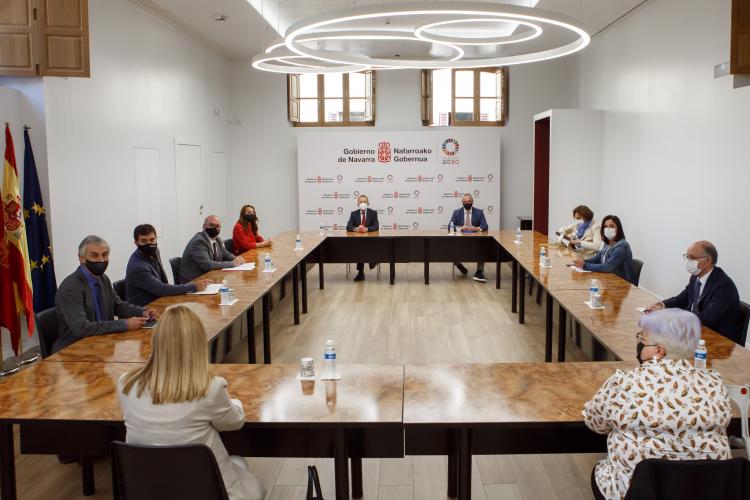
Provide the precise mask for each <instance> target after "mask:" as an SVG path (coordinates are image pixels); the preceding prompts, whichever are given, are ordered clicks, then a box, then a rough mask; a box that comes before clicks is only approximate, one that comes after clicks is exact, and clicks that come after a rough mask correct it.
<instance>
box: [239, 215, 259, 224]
mask: <svg viewBox="0 0 750 500" xmlns="http://www.w3.org/2000/svg"><path fill="white" fill-rule="evenodd" d="M242 218H243V219H245V222H255V221H257V220H258V217H257V216H256V215H255V214H245V215H243V216H242Z"/></svg>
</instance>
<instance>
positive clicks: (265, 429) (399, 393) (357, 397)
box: [0, 231, 750, 500]
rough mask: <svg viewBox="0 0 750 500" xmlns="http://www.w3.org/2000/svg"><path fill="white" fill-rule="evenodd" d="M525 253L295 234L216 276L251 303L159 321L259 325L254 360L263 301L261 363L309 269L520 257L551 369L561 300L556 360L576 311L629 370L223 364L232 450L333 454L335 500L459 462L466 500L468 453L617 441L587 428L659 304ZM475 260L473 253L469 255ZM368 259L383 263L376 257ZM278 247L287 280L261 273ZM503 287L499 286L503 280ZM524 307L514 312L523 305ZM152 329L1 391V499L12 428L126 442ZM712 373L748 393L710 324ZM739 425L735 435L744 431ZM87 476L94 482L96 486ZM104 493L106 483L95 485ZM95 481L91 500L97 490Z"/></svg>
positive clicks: (742, 356) (435, 236) (482, 242)
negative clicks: (122, 400) (287, 293)
mask: <svg viewBox="0 0 750 500" xmlns="http://www.w3.org/2000/svg"><path fill="white" fill-rule="evenodd" d="M522 234H523V236H522V240H521V243H515V242H514V239H515V233H514V232H513V231H495V232H489V233H487V232H486V233H482V234H471V235H461V236H453V235H448V234H447V233H444V232H439V231H398V232H396V231H394V232H388V233H384V234H378V233H343V232H342V233H337V232H334V233H333V234H326V235H320V234H316V233H312V232H308V233H301V237H302V243H303V247H304V249H303V250H299V251H296V250H294V239H295V235H296V233H291V232H289V233H282V234H281V235H279V236H277V237H276V238H274V245H273V247H271V248H269V249H265V248H264V249H257V250H252V251H250V252H247V253H246V254H244V256H245V257H246V260H250V261H254V262H256V265H257V268H256V269H255V270H253V271H236V272H231V271H213V272H211V273H208V274H206V275H204V276H203V277H208V278H209V279H212V280H213V281H215V282H219V281H221V280H222V279H226V280H227V281H228V283H229V286H230V287H231V288H233V289H234V290H235V296H236V297H237V299H238V301H237V303H236V304H234V305H233V306H228V307H227V306H219V305H218V297H216V296H209V297H206V296H183V297H171V298H163V299H159V300H157V301H155V302H154V303H153V304H152V306H153V307H155V308H157V310H159V311H163V310H164V308H166V307H168V306H169V305H172V304H177V303H179V304H186V305H187V306H188V307H190V308H191V309H193V310H195V311H196V312H197V313H198V315H199V316H200V318H201V320H202V321H203V324H204V326H205V327H206V335H207V341H212V340H213V339H215V338H216V337H217V336H218V335H220V334H221V332H222V331H224V330H226V329H227V328H228V327H229V326H230V325H231V324H232V323H233V322H234V321H236V320H238V319H239V318H240V317H241V315H242V314H245V315H247V317H248V330H249V332H250V333H249V335H248V350H249V353H248V354H249V358H250V362H251V363H254V362H255V356H254V349H255V338H254V333H252V332H253V325H254V318H253V317H252V314H253V304H254V303H255V302H256V301H257V300H261V301H262V303H263V339H264V343H263V346H264V361H265V362H266V363H270V360H271V356H270V354H271V353H270V351H271V349H270V345H271V344H270V341H271V336H270V294H271V289H272V288H273V287H274V286H275V285H277V284H278V283H279V282H281V281H282V280H283V279H285V277H286V276H288V275H290V274H291V275H292V281H293V294H292V295H293V300H294V307H293V309H294V322H295V324H297V323H298V322H299V306H298V300H299V290H298V287H299V282H301V283H302V304H303V307H302V312H303V313H304V312H306V311H307V299H306V274H307V266H308V264H316V263H317V264H318V265H319V266H320V286H321V288H322V287H323V285H324V281H323V265H324V264H325V263H329V262H357V261H361V262H371V261H378V262H380V261H383V262H388V263H389V264H390V266H391V283H392V284H393V283H394V281H395V277H394V275H395V264H396V263H397V262H420V261H422V262H424V266H425V280H424V281H425V284H429V264H430V262H454V261H470V260H487V261H492V260H493V259H494V260H495V261H496V262H497V263H498V266H499V265H500V264H501V262H505V261H510V262H511V266H512V269H513V283H512V290H513V291H512V298H511V302H512V304H511V305H512V308H513V309H514V312H515V309H516V307H515V306H518V308H517V310H518V312H519V321H521V322H523V311H524V295H525V290H524V283H525V275H528V276H530V277H531V278H532V279H534V280H536V281H537V282H538V283H539V284H540V286H541V287H542V288H543V289H544V290H545V292H546V295H547V307H546V315H547V319H546V331H545V335H546V336H545V344H546V348H545V360H546V361H551V354H552V318H551V316H552V303H553V301H557V302H558V304H559V309H560V311H561V312H560V324H561V325H563V327H562V328H561V329H560V332H559V338H558V341H559V344H558V346H559V347H558V361H564V359H565V358H564V351H565V330H564V324H565V323H566V321H565V319H566V315H567V314H570V315H571V317H572V318H573V319H574V320H575V321H576V322H578V323H579V324H580V325H581V326H583V327H585V328H586V329H587V330H589V331H590V332H591V333H592V335H593V337H594V338H596V340H597V341H598V342H599V343H600V344H601V345H602V347H603V348H605V349H607V350H608V351H610V352H611V353H612V354H613V355H614V356H615V357H616V358H619V359H621V360H625V361H612V362H596V363H592V362H583V363H561V362H558V363H551V362H546V363H501V364H461V365H406V366H402V365H344V366H343V367H342V370H341V371H342V372H343V374H344V376H343V379H342V380H341V381H339V382H323V381H317V382H301V381H299V380H296V379H295V375H296V372H297V367H296V365H283V364H274V365H269V364H265V365H257V364H249V365H214V371H215V373H216V374H217V375H221V376H224V377H225V378H226V379H227V380H228V382H229V390H230V394H231V395H232V396H233V397H237V398H239V399H241V400H242V401H243V404H244V407H245V414H246V423H245V426H244V427H243V429H242V430H241V431H237V432H235V433H223V434H222V438H223V440H224V442H225V443H226V445H227V448H228V449H229V451H230V453H233V454H238V455H243V456H277V457H333V458H334V460H335V464H336V465H335V473H336V479H335V481H336V498H337V499H346V498H349V491H348V489H349V488H348V486H347V485H348V484H349V482H348V481H349V479H348V477H349V470H348V469H347V466H346V459H347V458H349V459H351V477H352V491H351V493H352V495H353V496H354V497H359V496H361V495H362V491H361V488H362V484H361V474H362V472H361V458H363V457H379V458H389V457H401V456H403V455H404V453H406V454H410V455H418V454H440V455H448V457H449V461H448V462H449V476H448V493H449V495H451V496H458V498H460V499H463V500H468V499H469V498H470V494H471V481H470V478H471V456H472V455H473V454H503V453H576V452H586V451H604V450H605V449H606V439H605V437H603V436H599V435H596V434H594V433H592V432H590V431H588V430H587V429H586V428H585V425H584V423H583V417H582V415H581V409H582V407H583V404H584V402H585V401H587V400H588V399H589V398H590V397H591V396H592V395H593V394H594V392H595V391H596V389H597V388H598V387H599V386H600V385H601V384H602V382H603V381H604V380H605V379H606V378H607V377H608V376H609V375H611V374H612V372H613V371H614V370H615V369H628V368H631V367H633V366H635V363H636V362H635V345H636V339H635V333H636V331H637V322H638V318H639V317H640V316H641V313H640V312H639V311H637V308H638V307H643V306H645V305H648V304H650V303H652V302H653V301H654V300H656V299H655V297H654V296H653V295H651V294H650V293H648V292H646V291H644V290H642V289H640V288H638V287H634V286H632V285H631V284H630V283H627V282H625V281H624V280H622V279H621V278H619V277H617V276H615V275H612V274H602V273H579V272H576V271H573V270H571V269H570V268H569V267H568V266H567V265H568V264H569V263H570V262H571V261H572V260H573V258H574V257H575V255H574V254H573V253H571V252H570V251H569V250H567V249H564V248H560V247H556V246H554V245H550V248H549V251H548V253H549V255H550V261H551V267H548V268H543V267H541V266H540V265H539V247H540V246H542V245H544V246H548V245H549V241H548V239H547V237H546V236H544V235H540V234H538V233H533V232H531V231H524V232H523V233H522ZM462 249H466V253H465V254H462V253H461V252H462ZM368 250H369V251H370V252H371V253H368ZM266 251H268V252H269V253H271V255H272V258H273V260H274V263H275V265H276V267H277V270H276V271H275V272H274V273H263V272H262V261H263V256H264V255H265V253H266ZM497 275H498V280H497V282H496V286H498V287H499V286H500V280H499V275H500V271H499V268H498V272H497ZM594 277H595V278H597V279H598V280H599V282H600V284H601V288H602V290H603V295H602V303H603V306H604V308H603V309H602V310H593V309H591V308H589V307H588V306H587V305H586V304H584V301H586V300H587V299H588V288H589V283H590V280H591V279H592V278H594ZM516 302H517V303H516ZM152 332H153V331H152V330H138V331H135V332H127V333H122V334H112V335H102V336H97V337H89V338H85V339H82V340H81V341H79V342H77V343H75V344H73V345H71V346H69V347H67V348H65V349H63V350H62V351H60V352H58V353H56V354H54V355H53V356H50V357H48V358H46V359H45V360H44V361H43V362H41V363H37V364H35V365H32V366H30V367H28V368H26V369H24V370H22V371H21V372H20V373H18V374H16V375H14V376H12V377H10V378H7V379H4V380H0V468H1V471H0V472H1V474H0V499H1V500H11V499H15V498H16V488H15V470H14V460H13V456H14V455H13V450H14V447H15V444H14V439H13V433H12V424H21V425H20V430H21V451H22V452H23V453H66V454H73V455H81V456H84V457H91V456H98V455H102V454H106V451H107V447H108V443H109V442H111V441H112V440H113V439H121V438H122V437H123V429H124V427H123V423H122V415H121V413H120V410H119V405H118V403H117V398H116V394H115V386H116V380H117V377H119V375H120V374H122V373H124V372H125V371H127V370H129V369H132V368H133V367H136V366H139V365H138V363H143V362H144V361H146V360H147V359H148V356H149V354H150V343H151V335H152ZM703 338H704V339H706V343H707V347H708V351H709V366H711V367H713V368H716V369H718V370H719V371H720V372H721V373H722V376H723V377H724V380H725V381H726V382H727V383H732V384H744V383H747V382H748V381H750V352H749V351H747V350H746V349H744V348H743V347H741V346H738V345H736V344H734V343H733V342H731V341H729V340H727V339H726V338H724V337H722V336H721V335H719V334H717V333H715V332H713V331H711V330H709V329H706V328H704V331H703ZM736 424H737V421H736V418H735V419H734V420H733V424H732V425H733V426H736ZM85 479H86V478H85ZM89 480H90V481H91V484H90V485H89V487H90V490H89V491H91V489H92V485H93V474H91V477H90V478H89ZM86 482H87V481H86V480H84V489H86V486H87V485H86Z"/></svg>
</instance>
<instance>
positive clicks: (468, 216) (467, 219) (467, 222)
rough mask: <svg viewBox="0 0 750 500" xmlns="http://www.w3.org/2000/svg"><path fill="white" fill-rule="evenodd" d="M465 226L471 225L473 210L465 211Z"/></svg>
mask: <svg viewBox="0 0 750 500" xmlns="http://www.w3.org/2000/svg"><path fill="white" fill-rule="evenodd" d="M464 226H471V212H464Z"/></svg>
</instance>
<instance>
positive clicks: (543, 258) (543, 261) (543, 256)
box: [539, 247, 547, 267]
mask: <svg viewBox="0 0 750 500" xmlns="http://www.w3.org/2000/svg"><path fill="white" fill-rule="evenodd" d="M539 265H540V266H542V267H544V266H546V265H547V249H546V248H544V247H539Z"/></svg>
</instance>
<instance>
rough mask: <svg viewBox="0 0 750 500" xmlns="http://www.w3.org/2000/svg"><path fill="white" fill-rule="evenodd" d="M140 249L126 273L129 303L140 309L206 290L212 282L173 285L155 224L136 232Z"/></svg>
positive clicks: (134, 231)
mask: <svg viewBox="0 0 750 500" xmlns="http://www.w3.org/2000/svg"><path fill="white" fill-rule="evenodd" d="M133 241H134V242H135V246H136V250H135V252H133V255H131V256H130V260H129V261H128V267H127V270H126V271H125V286H126V293H127V297H128V302H130V303H131V304H135V305H137V306H145V305H147V304H150V303H151V302H153V301H154V300H156V299H158V298H159V297H168V296H172V295H184V294H186V293H191V292H200V291H202V290H205V289H206V286H208V284H209V283H210V282H211V281H210V280H197V281H196V282H195V283H187V284H185V285H170V284H169V281H168V280H167V274H166V273H165V272H164V266H163V265H162V262H161V255H160V254H159V248H158V246H157V242H156V229H155V228H154V226H152V225H151V224H141V225H139V226H136V227H135V229H134V230H133Z"/></svg>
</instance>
